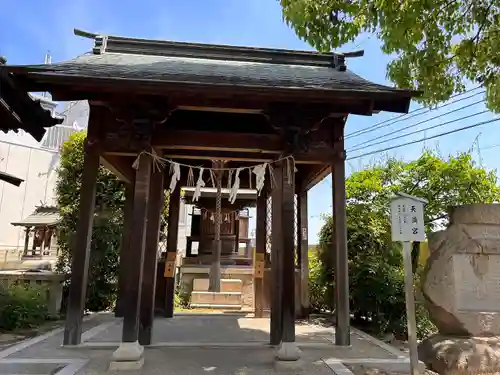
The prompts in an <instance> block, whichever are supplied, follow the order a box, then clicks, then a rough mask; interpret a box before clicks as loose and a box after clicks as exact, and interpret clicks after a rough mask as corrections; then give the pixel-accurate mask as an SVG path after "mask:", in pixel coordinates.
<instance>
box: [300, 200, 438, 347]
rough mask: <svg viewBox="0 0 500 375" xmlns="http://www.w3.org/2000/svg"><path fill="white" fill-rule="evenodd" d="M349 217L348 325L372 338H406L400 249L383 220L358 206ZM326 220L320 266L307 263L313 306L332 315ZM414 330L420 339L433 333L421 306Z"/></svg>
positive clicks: (329, 224)
mask: <svg viewBox="0 0 500 375" xmlns="http://www.w3.org/2000/svg"><path fill="white" fill-rule="evenodd" d="M347 211H348V212H347V234H348V242H347V243H348V253H349V294H350V301H349V302H350V310H351V314H352V315H353V322H352V323H353V324H354V325H356V326H358V327H359V328H362V329H364V330H366V331H368V332H370V333H373V334H376V335H383V334H386V333H389V332H391V333H394V335H395V336H397V337H404V336H406V309H405V294H404V269H403V262H402V254H401V247H400V246H399V245H397V244H394V243H393V242H392V241H391V239H390V227H389V221H388V219H387V217H385V216H384V215H382V214H378V213H375V212H370V210H369V209H367V207H365V206H364V205H362V204H350V205H348V207H347ZM325 220H326V221H325V224H324V225H323V227H322V229H321V231H320V252H319V259H318V264H315V262H314V261H312V262H311V263H312V266H311V273H310V284H311V306H312V307H313V308H316V309H323V310H330V311H333V310H334V297H333V293H332V289H333V280H334V279H335V275H334V272H333V267H331V265H332V264H333V260H334V259H333V258H334V257H332V253H333V251H332V246H331V241H332V233H333V220H332V218H331V217H330V216H329V217H326V218H325ZM417 283H418V279H417ZM417 327H418V335H419V336H424V335H425V334H428V333H429V332H431V331H432V330H433V326H432V323H430V321H429V319H428V317H427V312H426V311H425V309H424V308H423V307H422V306H418V309H417Z"/></svg>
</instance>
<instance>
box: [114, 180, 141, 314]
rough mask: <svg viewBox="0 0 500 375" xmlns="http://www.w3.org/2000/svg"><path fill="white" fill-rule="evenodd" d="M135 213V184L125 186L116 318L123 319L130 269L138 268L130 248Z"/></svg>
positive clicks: (132, 250)
mask: <svg viewBox="0 0 500 375" xmlns="http://www.w3.org/2000/svg"><path fill="white" fill-rule="evenodd" d="M133 213H134V183H133V182H132V183H129V184H126V185H125V205H124V207H123V228H122V238H121V244H120V264H119V271H118V272H119V273H118V297H117V300H116V309H115V316H116V317H120V318H121V317H123V303H124V299H125V294H126V293H127V290H128V288H127V284H128V277H129V276H130V275H131V272H130V269H131V268H134V267H136V261H135V257H134V249H133V248H132V247H131V246H130V236H131V234H132V232H133V229H132V215H133Z"/></svg>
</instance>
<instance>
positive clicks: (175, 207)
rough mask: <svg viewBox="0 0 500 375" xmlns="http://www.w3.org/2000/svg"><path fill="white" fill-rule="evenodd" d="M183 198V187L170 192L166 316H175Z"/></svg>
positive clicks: (166, 266)
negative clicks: (181, 203)
mask: <svg viewBox="0 0 500 375" xmlns="http://www.w3.org/2000/svg"><path fill="white" fill-rule="evenodd" d="M180 199H181V187H180V186H177V188H176V189H175V190H174V191H172V192H170V201H169V203H170V207H169V210H168V232H167V256H166V259H165V275H164V276H165V284H166V297H165V317H166V318H173V316H174V297H175V271H176V265H175V260H176V257H177V238H178V233H179V214H180V212H179V208H180Z"/></svg>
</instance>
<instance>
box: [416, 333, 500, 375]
mask: <svg viewBox="0 0 500 375" xmlns="http://www.w3.org/2000/svg"><path fill="white" fill-rule="evenodd" d="M418 354H419V358H420V360H422V361H423V362H424V363H425V364H426V365H427V368H429V369H430V370H432V371H435V372H437V373H439V374H444V375H447V374H450V375H451V374H458V373H460V374H464V375H466V374H498V373H500V336H494V337H464V338H460V337H450V336H443V335H439V334H438V335H434V336H431V337H429V338H427V339H426V340H424V341H422V343H421V344H420V345H419V348H418Z"/></svg>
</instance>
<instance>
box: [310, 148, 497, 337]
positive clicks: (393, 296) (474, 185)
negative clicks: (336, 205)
mask: <svg viewBox="0 0 500 375" xmlns="http://www.w3.org/2000/svg"><path fill="white" fill-rule="evenodd" d="M396 192H404V193H407V194H412V195H415V196H419V197H422V198H424V199H426V200H427V201H428V202H429V203H428V204H427V205H426V208H425V211H424V212H425V215H424V220H425V224H426V229H427V231H428V232H431V231H433V230H436V229H438V228H439V227H442V226H445V225H446V223H447V220H448V207H450V206H455V205H461V204H470V203H493V202H497V201H498V200H499V199H500V188H499V187H498V186H497V178H496V174H495V171H491V172H487V171H486V170H484V169H483V168H481V167H478V166H477V165H476V164H475V163H474V161H473V159H472V157H471V155H470V154H469V153H460V154H458V155H456V156H451V157H449V158H448V159H447V160H445V159H443V158H441V157H439V156H438V155H437V154H436V153H434V152H432V151H425V152H424V153H423V154H422V155H421V156H420V157H419V158H418V159H416V160H414V161H411V162H403V161H399V160H395V159H389V160H387V161H386V162H384V163H381V164H378V165H374V166H372V167H370V168H367V169H366V170H363V171H359V172H355V173H353V174H352V175H351V176H350V177H349V178H348V179H347V180H346V195H347V235H348V252H349V275H350V299H351V301H350V302H351V309H352V313H353V314H354V316H355V321H357V322H358V324H359V322H365V323H366V324H370V325H372V328H375V329H377V330H378V333H383V332H386V331H388V330H389V331H393V332H396V333H402V332H403V330H404V327H405V324H404V323H405V321H404V319H405V314H404V309H405V302H404V290H403V285H404V283H403V266H402V257H401V248H400V246H399V245H398V244H394V243H393V242H392V240H391V235H390V222H389V202H390V198H391V196H392V195H393V194H394V193H396ZM332 231H333V220H332V217H331V216H327V217H326V221H325V224H324V225H323V227H322V229H321V231H320V236H319V237H320V238H319V239H320V245H321V246H320V249H321V251H320V260H321V262H322V264H323V273H324V275H326V277H325V278H323V279H321V278H318V277H317V275H315V280H318V279H319V280H326V281H325V282H328V280H332V279H334V275H332V271H331V269H332V268H331V265H332V264H333V259H332V257H331V254H332V251H331V242H332ZM418 255H419V254H418V244H417V246H415V248H414V251H413V264H414V266H417V265H418ZM416 277H417V280H418V274H417V275H416ZM315 282H316V284H317V281H315ZM326 289H328V290H331V289H332V288H331V285H327V286H326ZM324 295H325V297H326V298H327V299H328V301H327V302H324V301H323V302H322V303H323V305H325V304H328V303H329V304H330V306H332V301H333V298H332V295H331V293H330V294H329V293H325V294H324ZM318 305H321V303H319V304H318ZM419 309H421V310H422V311H420V313H421V314H420V318H421V319H420V322H419V329H420V333H421V334H425V332H427V331H426V330H427V329H428V328H429V325H428V324H424V323H425V322H426V315H425V312H424V311H423V308H422V307H419Z"/></svg>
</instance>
